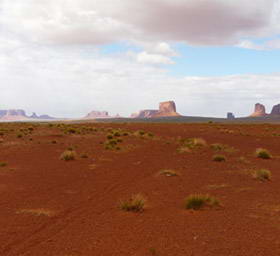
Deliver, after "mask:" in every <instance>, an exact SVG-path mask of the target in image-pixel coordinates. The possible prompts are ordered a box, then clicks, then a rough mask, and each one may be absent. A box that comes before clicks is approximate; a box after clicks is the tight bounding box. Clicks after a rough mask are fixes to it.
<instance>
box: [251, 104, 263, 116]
mask: <svg viewBox="0 0 280 256" xmlns="http://www.w3.org/2000/svg"><path fill="white" fill-rule="evenodd" d="M250 116H251V117H263V116H266V112H265V106H264V105H262V104H260V103H257V104H256V105H255V111H254V113H253V114H251V115H250Z"/></svg>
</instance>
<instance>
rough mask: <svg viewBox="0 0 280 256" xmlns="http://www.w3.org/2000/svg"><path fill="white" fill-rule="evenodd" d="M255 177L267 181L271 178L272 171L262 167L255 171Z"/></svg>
mask: <svg viewBox="0 0 280 256" xmlns="http://www.w3.org/2000/svg"><path fill="white" fill-rule="evenodd" d="M252 175H253V177H254V178H255V179H257V180H260V181H266V180H270V179H271V172H270V171H269V170H266V169H260V170H256V171H254V172H253V174H252Z"/></svg>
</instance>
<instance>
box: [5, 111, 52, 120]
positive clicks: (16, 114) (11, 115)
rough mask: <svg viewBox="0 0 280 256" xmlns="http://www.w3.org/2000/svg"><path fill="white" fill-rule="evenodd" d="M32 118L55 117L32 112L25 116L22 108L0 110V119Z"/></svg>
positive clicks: (47, 118)
mask: <svg viewBox="0 0 280 256" xmlns="http://www.w3.org/2000/svg"><path fill="white" fill-rule="evenodd" d="M34 119H38V120H49V119H55V118H54V117H50V116H48V115H41V116H37V115H36V113H34V112H33V113H32V115H31V116H27V115H26V113H25V111H24V110H23V109H7V110H0V121H28V120H34Z"/></svg>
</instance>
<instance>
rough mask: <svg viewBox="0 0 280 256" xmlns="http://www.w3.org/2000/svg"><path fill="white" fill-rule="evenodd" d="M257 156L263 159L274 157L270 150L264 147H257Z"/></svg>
mask: <svg viewBox="0 0 280 256" xmlns="http://www.w3.org/2000/svg"><path fill="white" fill-rule="evenodd" d="M256 156H257V157H258V158H261V159H271V158H272V156H271V154H270V152H269V151H268V150H267V149H264V148H258V149H256Z"/></svg>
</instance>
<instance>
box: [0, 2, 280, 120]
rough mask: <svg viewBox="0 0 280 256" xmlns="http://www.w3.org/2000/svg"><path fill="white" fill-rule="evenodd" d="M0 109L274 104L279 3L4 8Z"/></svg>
mask: <svg viewBox="0 0 280 256" xmlns="http://www.w3.org/2000/svg"><path fill="white" fill-rule="evenodd" d="M0 79H1V82H0V91H1V93H0V109H7V108H22V109H25V110H26V111H27V112H28V113H30V112H33V111H36V112H38V114H44V113H47V114H50V115H53V116H58V117H81V116H84V115H86V113H87V112H89V111H91V110H107V111H109V112H110V114H116V113H119V114H121V115H123V116H128V115H130V114H131V113H132V112H136V111H138V110H140V109H149V108H157V107H158V103H159V102H160V101H165V100H174V101H175V102H176V104H177V109H178V112H180V113H181V114H184V115H200V116H220V117H223V116H225V115H226V112H229V111H231V112H234V113H235V114H236V115H237V116H244V115H248V114H249V113H250V112H252V110H253V105H254V104H255V103H256V102H261V103H264V104H266V106H267V109H268V111H270V109H271V107H272V105H274V104H277V103H280V0H254V1H252V0H133V1H132V0H82V1H81V0H0Z"/></svg>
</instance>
